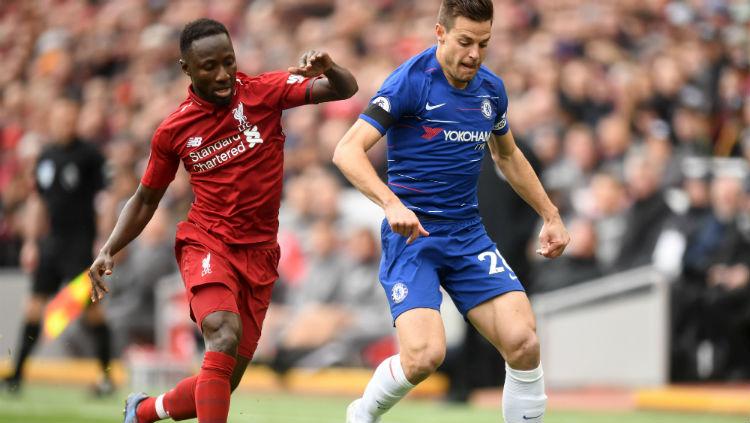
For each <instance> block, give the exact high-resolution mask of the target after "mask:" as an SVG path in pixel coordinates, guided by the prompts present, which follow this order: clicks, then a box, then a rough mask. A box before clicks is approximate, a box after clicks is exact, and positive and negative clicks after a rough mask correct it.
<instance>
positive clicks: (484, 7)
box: [438, 0, 495, 30]
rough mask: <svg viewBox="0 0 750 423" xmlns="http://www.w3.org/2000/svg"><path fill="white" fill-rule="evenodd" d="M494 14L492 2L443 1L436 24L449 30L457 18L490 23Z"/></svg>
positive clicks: (478, 0) (486, 0)
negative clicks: (461, 17)
mask: <svg viewBox="0 0 750 423" xmlns="http://www.w3.org/2000/svg"><path fill="white" fill-rule="evenodd" d="M494 12H495V11H494V8H493V7H492V0H443V2H442V3H441V4H440V12H438V23H439V24H440V25H443V26H444V27H445V29H446V30H450V29H451V28H453V24H454V23H455V21H456V18H457V17H459V16H463V17H465V18H468V19H471V20H472V21H475V22H484V21H492V16H493V15H494Z"/></svg>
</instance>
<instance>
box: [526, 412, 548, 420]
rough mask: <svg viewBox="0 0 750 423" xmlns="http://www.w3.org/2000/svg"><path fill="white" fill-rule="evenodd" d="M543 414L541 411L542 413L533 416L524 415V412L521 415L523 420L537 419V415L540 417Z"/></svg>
mask: <svg viewBox="0 0 750 423" xmlns="http://www.w3.org/2000/svg"><path fill="white" fill-rule="evenodd" d="M543 415H544V413H542V414H540V415H538V416H534V417H526V414H524V415H523V419H524V420H534V419H538V418H539V417H542V416H543Z"/></svg>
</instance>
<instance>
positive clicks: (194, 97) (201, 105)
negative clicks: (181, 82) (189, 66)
mask: <svg viewBox="0 0 750 423" xmlns="http://www.w3.org/2000/svg"><path fill="white" fill-rule="evenodd" d="M237 97H238V96H237V84H236V83H235V86H234V93H232V102H231V103H229V104H228V105H226V106H217V105H216V104H214V103H211V102H210V101H208V100H204V99H203V98H201V97H200V96H199V95H198V94H196V93H195V90H193V84H190V86H189V87H188V98H189V99H190V101H192V102H193V104H195V105H196V106H198V109H200V110H201V111H203V112H206V113H215V112H216V111H218V110H222V109H224V108H226V107H229V108H231V107H232V106H235V103H236V102H237Z"/></svg>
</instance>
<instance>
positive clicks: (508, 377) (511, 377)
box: [503, 364, 547, 423]
mask: <svg viewBox="0 0 750 423" xmlns="http://www.w3.org/2000/svg"><path fill="white" fill-rule="evenodd" d="M543 376H544V372H543V371H542V365H541V364H540V365H539V367H537V368H536V369H534V370H515V369H511V368H510V366H508V365H507V364H506V365H505V387H504V388H503V419H504V420H505V423H542V419H543V417H544V410H545V409H546V408H547V395H545V394H544V378H543Z"/></svg>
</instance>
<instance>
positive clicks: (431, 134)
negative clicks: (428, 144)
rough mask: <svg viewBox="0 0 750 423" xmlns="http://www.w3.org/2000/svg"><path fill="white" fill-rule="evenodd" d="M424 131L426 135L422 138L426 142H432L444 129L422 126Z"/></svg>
mask: <svg viewBox="0 0 750 423" xmlns="http://www.w3.org/2000/svg"><path fill="white" fill-rule="evenodd" d="M422 129H424V134H422V138H424V139H426V140H431V139H433V138H435V136H436V135H437V134H439V133H440V132H441V131H442V130H443V128H430V127H429V126H422Z"/></svg>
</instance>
